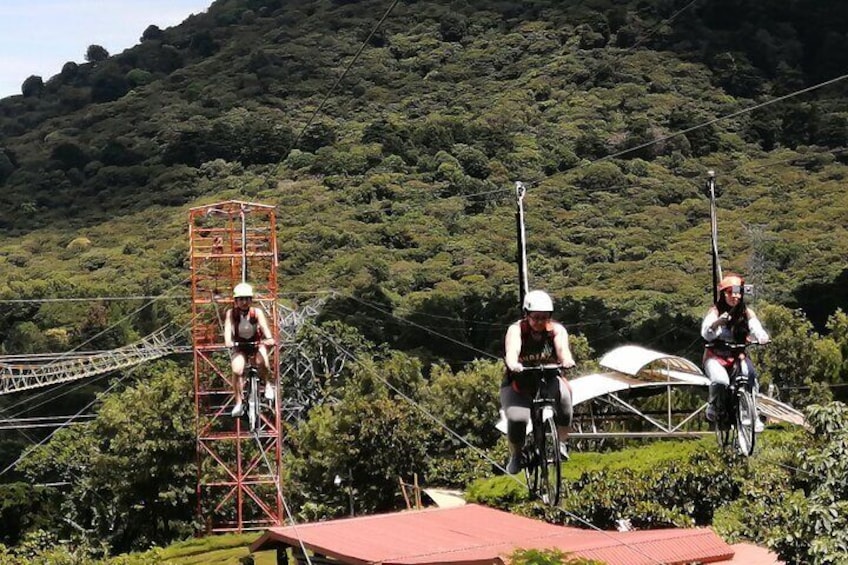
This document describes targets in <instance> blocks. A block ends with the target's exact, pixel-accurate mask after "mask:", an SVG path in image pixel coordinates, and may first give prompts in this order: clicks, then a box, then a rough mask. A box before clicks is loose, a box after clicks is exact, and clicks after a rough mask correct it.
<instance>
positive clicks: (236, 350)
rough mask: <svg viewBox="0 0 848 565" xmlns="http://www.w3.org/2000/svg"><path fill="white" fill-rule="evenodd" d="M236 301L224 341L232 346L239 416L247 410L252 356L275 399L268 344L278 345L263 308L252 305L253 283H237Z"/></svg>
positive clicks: (229, 313) (268, 395) (269, 394)
mask: <svg viewBox="0 0 848 565" xmlns="http://www.w3.org/2000/svg"><path fill="white" fill-rule="evenodd" d="M233 301H234V303H235V307H233V308H230V309H229V310H227V315H226V316H225V320H224V344H225V345H226V346H227V347H228V348H230V349H232V370H233V393H234V394H235V399H236V405H235V406H234V407H233V412H232V416H233V418H238V417H239V416H241V415H242V414H244V404H243V403H242V397H241V396H242V395H241V391H242V380H243V377H244V368H245V365H246V364H247V358H248V357H250V358H251V359H252V360H253V364H254V366H255V367H256V368H257V369H258V370H259V375H260V377H262V378H263V380H264V381H265V398H266V399H267V400H269V401H273V400H274V387H273V385H272V384H271V382H270V381H269V379H270V374H271V370H270V367H271V364H270V362H269V361H268V347H269V346H271V345H274V334H273V333H271V329H270V328H269V327H268V320H267V319H266V318H265V313H264V312H263V311H262V309H261V308H255V307H253V306H251V303H252V302H253V287H252V286H250V285H249V284H247V283H245V282H243V283H240V284H238V285H236V287H235V288H234V289H233Z"/></svg>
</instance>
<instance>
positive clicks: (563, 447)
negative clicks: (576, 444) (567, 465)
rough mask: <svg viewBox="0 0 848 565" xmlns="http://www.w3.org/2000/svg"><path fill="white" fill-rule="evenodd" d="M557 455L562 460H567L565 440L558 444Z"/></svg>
mask: <svg viewBox="0 0 848 565" xmlns="http://www.w3.org/2000/svg"><path fill="white" fill-rule="evenodd" d="M559 455H560V457H562V458H563V459H564V460H566V461H567V460H568V442H567V441H566V440H562V441H560V442H559Z"/></svg>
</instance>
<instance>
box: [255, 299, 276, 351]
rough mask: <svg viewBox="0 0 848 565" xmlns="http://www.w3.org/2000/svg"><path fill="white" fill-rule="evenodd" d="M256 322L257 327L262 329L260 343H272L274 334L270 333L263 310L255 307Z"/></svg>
mask: <svg viewBox="0 0 848 565" xmlns="http://www.w3.org/2000/svg"><path fill="white" fill-rule="evenodd" d="M256 323H257V324H259V329H260V330H262V343H263V344H265V345H274V334H273V333H271V328H269V327H268V319H267V318H266V317H265V312H263V311H262V310H260V309H259V308H257V309H256Z"/></svg>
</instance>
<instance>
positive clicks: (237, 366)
mask: <svg viewBox="0 0 848 565" xmlns="http://www.w3.org/2000/svg"><path fill="white" fill-rule="evenodd" d="M231 365H232V369H233V394H234V395H235V400H236V404H235V406H233V413H232V416H233V418H238V417H239V416H241V415H242V414H244V405H243V404H242V400H241V391H242V375H244V365H245V359H244V352H243V351H239V350H236V352H235V353H233V358H232V362H231Z"/></svg>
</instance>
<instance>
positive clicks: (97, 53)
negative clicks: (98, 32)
mask: <svg viewBox="0 0 848 565" xmlns="http://www.w3.org/2000/svg"><path fill="white" fill-rule="evenodd" d="M108 58H109V52H108V51H107V50H106V48H105V47H103V46H102V45H93V44H92V45H89V46H88V49H86V51H85V60H86V61H88V62H89V63H99V62H100V61H105V60H106V59H108Z"/></svg>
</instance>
